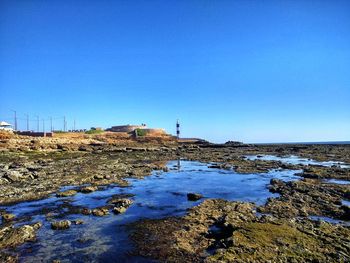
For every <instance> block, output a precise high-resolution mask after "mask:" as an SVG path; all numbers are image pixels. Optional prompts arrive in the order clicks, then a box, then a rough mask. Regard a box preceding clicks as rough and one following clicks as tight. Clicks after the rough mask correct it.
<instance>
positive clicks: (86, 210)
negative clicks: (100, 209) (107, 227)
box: [81, 208, 92, 215]
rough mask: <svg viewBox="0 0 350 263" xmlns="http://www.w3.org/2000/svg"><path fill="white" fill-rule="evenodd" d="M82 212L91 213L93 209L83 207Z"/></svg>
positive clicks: (84, 213)
mask: <svg viewBox="0 0 350 263" xmlns="http://www.w3.org/2000/svg"><path fill="white" fill-rule="evenodd" d="M81 213H82V214H83V215H91V213H92V211H91V210H90V209H88V208H83V209H82V210H81Z"/></svg>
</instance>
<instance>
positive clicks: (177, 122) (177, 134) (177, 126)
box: [176, 120, 180, 139]
mask: <svg viewBox="0 0 350 263" xmlns="http://www.w3.org/2000/svg"><path fill="white" fill-rule="evenodd" d="M176 137H177V139H179V138H180V123H179V120H177V121H176Z"/></svg>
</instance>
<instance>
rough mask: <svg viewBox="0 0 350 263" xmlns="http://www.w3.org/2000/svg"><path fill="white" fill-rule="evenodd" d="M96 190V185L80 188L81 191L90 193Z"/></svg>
mask: <svg viewBox="0 0 350 263" xmlns="http://www.w3.org/2000/svg"><path fill="white" fill-rule="evenodd" d="M97 190H98V187H97V186H86V187H84V188H81V189H80V192H82V193H85V194H86V193H92V192H95V191H97Z"/></svg>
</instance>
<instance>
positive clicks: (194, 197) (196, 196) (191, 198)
mask: <svg viewBox="0 0 350 263" xmlns="http://www.w3.org/2000/svg"><path fill="white" fill-rule="evenodd" d="M201 198H203V195H201V194H196V193H188V194H187V200H188V201H198V200H199V199H201Z"/></svg>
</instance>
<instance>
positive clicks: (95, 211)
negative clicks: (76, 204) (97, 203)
mask: <svg viewBox="0 0 350 263" xmlns="http://www.w3.org/2000/svg"><path fill="white" fill-rule="evenodd" d="M92 214H93V215H94V216H106V215H108V214H109V211H108V208H107V207H100V208H95V209H93V210H92Z"/></svg>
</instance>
